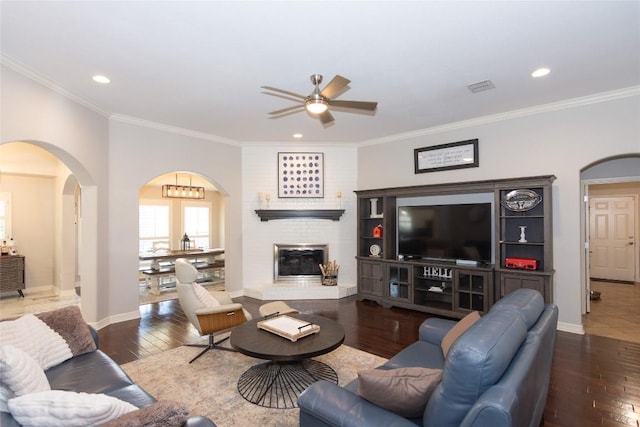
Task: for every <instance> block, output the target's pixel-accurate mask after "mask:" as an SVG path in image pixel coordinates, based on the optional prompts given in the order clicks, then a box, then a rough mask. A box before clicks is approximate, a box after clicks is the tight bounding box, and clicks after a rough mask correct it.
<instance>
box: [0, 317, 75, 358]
mask: <svg viewBox="0 0 640 427" xmlns="http://www.w3.org/2000/svg"><path fill="white" fill-rule="evenodd" d="M0 336H1V337H2V343H3V344H11V345H13V346H15V347H18V348H19V349H20V350H22V351H24V352H25V353H27V354H28V355H30V356H31V357H33V358H34V359H35V360H36V362H38V364H39V365H40V367H41V368H42V369H44V370H47V369H49V368H50V367H52V366H56V365H58V364H60V363H62V362H64V361H65V360H67V359H70V358H71V357H73V354H72V353H71V349H70V348H69V346H68V345H67V342H66V341H65V340H64V338H62V337H61V336H60V334H58V333H57V332H56V331H54V330H53V329H51V328H50V327H49V326H48V325H47V324H46V323H44V322H43V321H42V320H40V319H38V318H37V317H36V316H34V315H33V314H25V315H24V316H22V317H19V318H18V319H16V320H8V321H4V322H0Z"/></svg>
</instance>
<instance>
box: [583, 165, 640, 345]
mask: <svg viewBox="0 0 640 427" xmlns="http://www.w3.org/2000/svg"><path fill="white" fill-rule="evenodd" d="M639 171H640V154H631V155H627V156H620V157H615V158H607V159H602V160H599V161H597V162H594V163H592V164H590V165H588V166H587V167H585V168H584V169H582V170H581V174H580V178H581V186H582V193H583V196H584V204H583V207H582V215H581V222H582V229H583V231H582V235H583V237H584V239H583V242H584V248H585V250H584V252H583V256H582V258H583V267H584V268H583V282H582V283H583V290H584V292H583V295H582V298H583V300H582V305H583V325H584V327H585V330H586V332H587V333H590V334H594V335H603V336H608V337H611V338H618V339H622V340H627V341H629V340H631V341H636V340H637V342H640V336H638V334H637V330H638V329H640V316H639V315H638V314H639V313H638V310H637V306H638V305H637V304H638V301H639V300H640V173H639Z"/></svg>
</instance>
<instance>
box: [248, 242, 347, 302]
mask: <svg viewBox="0 0 640 427" xmlns="http://www.w3.org/2000/svg"><path fill="white" fill-rule="evenodd" d="M314 250H322V251H323V254H322V258H321V259H322V260H321V261H320V262H318V264H320V263H322V264H327V263H328V260H329V244H324V243H320V244H319V243H275V244H273V283H267V284H264V285H260V286H253V287H245V289H244V292H245V293H244V294H245V296H248V297H251V298H256V299H260V300H304V299H340V298H345V297H348V296H349V295H355V294H356V292H357V289H356V285H355V284H354V283H341V282H340V278H338V285H337V286H323V285H322V280H321V279H322V274H321V273H320V274H315V273H314V274H300V275H295V276H292V275H290V274H289V275H282V274H280V273H281V271H280V268H281V266H280V265H278V264H279V260H280V258H281V255H282V253H281V252H282V251H289V252H291V251H293V252H294V255H295V252H298V251H299V252H301V253H303V252H309V251H314ZM309 255H310V254H308V253H305V254H301V256H302V258H301V260H304V261H301V262H306V263H307V264H309V263H310V262H311V261H310V260H309V259H304V258H305V257H308V256H309ZM314 255H315V256H318V255H317V254H314ZM317 261H319V259H318V258H316V259H314V260H313V261H312V262H313V263H314V264H315V263H316V262H317ZM319 270H320V268H319V267H318V272H319Z"/></svg>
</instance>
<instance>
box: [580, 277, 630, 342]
mask: <svg viewBox="0 0 640 427" xmlns="http://www.w3.org/2000/svg"><path fill="white" fill-rule="evenodd" d="M591 290H593V291H597V292H600V299H598V300H594V301H591V312H590V313H587V314H585V315H584V316H582V325H583V326H584V330H585V331H586V332H587V333H588V334H591V335H600V336H604V337H609V338H617V339H620V340H623V341H631V342H635V343H639V344H640V283H637V284H635V285H634V284H628V283H616V282H607V281H602V280H593V279H592V280H591Z"/></svg>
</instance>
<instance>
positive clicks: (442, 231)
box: [398, 203, 492, 264]
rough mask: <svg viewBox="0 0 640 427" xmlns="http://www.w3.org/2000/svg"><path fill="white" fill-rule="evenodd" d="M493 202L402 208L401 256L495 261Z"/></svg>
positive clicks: (400, 225) (399, 249)
mask: <svg viewBox="0 0 640 427" xmlns="http://www.w3.org/2000/svg"><path fill="white" fill-rule="evenodd" d="M491 224H492V219H491V203H468V204H446V205H421V206H399V207H398V255H401V256H403V257H404V258H405V259H422V258H424V259H440V260H472V261H478V262H481V263H487V264H490V263H491V253H492V250H491V237H492V231H491V230H492V227H491Z"/></svg>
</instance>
